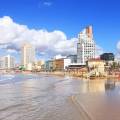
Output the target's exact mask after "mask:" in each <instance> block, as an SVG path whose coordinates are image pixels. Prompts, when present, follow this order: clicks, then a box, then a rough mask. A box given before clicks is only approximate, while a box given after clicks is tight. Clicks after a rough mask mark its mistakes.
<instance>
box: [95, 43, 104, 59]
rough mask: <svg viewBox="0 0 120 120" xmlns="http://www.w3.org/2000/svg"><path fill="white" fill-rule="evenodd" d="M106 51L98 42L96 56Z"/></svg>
mask: <svg viewBox="0 0 120 120" xmlns="http://www.w3.org/2000/svg"><path fill="white" fill-rule="evenodd" d="M103 52H104V50H103V48H102V47H100V46H99V45H97V44H96V53H95V55H96V58H97V57H99V56H100V55H101V54H102V53H103Z"/></svg>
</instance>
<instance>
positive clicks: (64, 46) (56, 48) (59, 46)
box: [0, 16, 77, 57]
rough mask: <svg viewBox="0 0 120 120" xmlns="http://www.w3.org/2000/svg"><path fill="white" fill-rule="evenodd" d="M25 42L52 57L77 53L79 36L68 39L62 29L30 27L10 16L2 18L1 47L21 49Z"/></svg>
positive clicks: (0, 24) (0, 19)
mask: <svg viewBox="0 0 120 120" xmlns="http://www.w3.org/2000/svg"><path fill="white" fill-rule="evenodd" d="M24 42H29V43H31V44H33V45H34V46H35V47H36V48H37V50H38V52H39V53H41V54H42V53H44V54H46V56H47V55H48V56H50V57H51V56H54V55H56V54H62V55H66V54H74V53H76V43H77V38H71V39H70V40H68V39H67V36H66V35H65V33H63V32H62V31H59V30H54V31H52V32H48V31H47V30H44V29H39V30H36V29H29V28H28V27H27V26H26V25H20V24H18V23H15V22H14V21H13V20H12V18H10V17H9V16H4V17H2V18H0V47H1V48H3V49H7V50H8V51H11V50H12V52H13V51H15V50H16V51H19V50H20V48H21V46H22V44H23V43H24Z"/></svg>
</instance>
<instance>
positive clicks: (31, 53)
mask: <svg viewBox="0 0 120 120" xmlns="http://www.w3.org/2000/svg"><path fill="white" fill-rule="evenodd" d="M21 59H22V60H21V62H22V63H21V64H22V65H23V66H24V67H25V69H26V70H32V63H33V62H35V47H34V46H32V45H31V44H29V43H25V44H23V46H22V49H21Z"/></svg>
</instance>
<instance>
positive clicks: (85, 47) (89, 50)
mask: <svg viewBox="0 0 120 120" xmlns="http://www.w3.org/2000/svg"><path fill="white" fill-rule="evenodd" d="M78 40H79V41H78V43H77V63H80V64H85V62H86V61H87V60H89V59H92V58H95V42H94V39H93V31H92V26H88V27H86V28H85V29H84V30H83V31H82V32H80V34H79V35H78Z"/></svg>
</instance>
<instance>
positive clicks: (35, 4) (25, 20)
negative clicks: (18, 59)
mask: <svg viewBox="0 0 120 120" xmlns="http://www.w3.org/2000/svg"><path fill="white" fill-rule="evenodd" d="M119 6H120V0H0V18H2V17H3V16H10V17H11V18H12V19H13V20H14V21H15V22H16V23H18V24H23V25H27V26H28V28H30V29H32V28H35V29H47V30H48V31H50V32H51V31H54V30H60V31H62V32H64V33H65V34H66V35H67V37H68V39H71V38H73V37H77V35H78V33H79V32H80V31H81V30H82V29H83V28H84V27H86V26H87V25H93V28H94V38H95V41H96V43H97V44H98V45H99V46H101V47H102V48H103V49H104V51H105V52H114V53H116V51H117V49H116V45H117V43H118V41H119V40H120V12H119V11H120V7H119Z"/></svg>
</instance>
